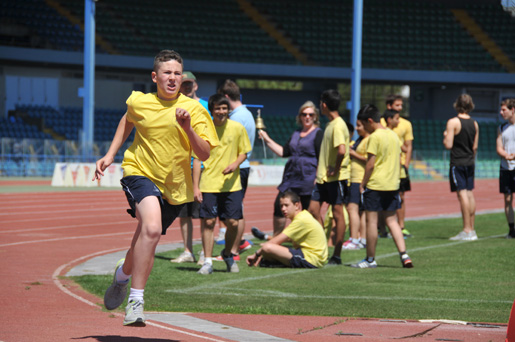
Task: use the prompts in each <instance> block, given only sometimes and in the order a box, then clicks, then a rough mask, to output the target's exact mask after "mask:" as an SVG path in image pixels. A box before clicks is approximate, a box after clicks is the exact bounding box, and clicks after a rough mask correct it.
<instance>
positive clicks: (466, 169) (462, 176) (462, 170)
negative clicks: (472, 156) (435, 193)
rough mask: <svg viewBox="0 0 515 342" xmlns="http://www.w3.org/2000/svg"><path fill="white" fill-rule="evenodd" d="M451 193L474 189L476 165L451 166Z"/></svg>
mask: <svg viewBox="0 0 515 342" xmlns="http://www.w3.org/2000/svg"><path fill="white" fill-rule="evenodd" d="M449 182H450V183H451V192H456V191H460V190H473V189H474V165H472V166H451V168H450V169H449Z"/></svg>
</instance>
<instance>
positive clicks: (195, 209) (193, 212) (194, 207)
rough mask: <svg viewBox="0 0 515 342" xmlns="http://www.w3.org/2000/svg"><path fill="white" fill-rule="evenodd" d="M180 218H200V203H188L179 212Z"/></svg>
mask: <svg viewBox="0 0 515 342" xmlns="http://www.w3.org/2000/svg"><path fill="white" fill-rule="evenodd" d="M179 217H192V218H194V219H198V218H200V203H199V202H196V201H193V202H189V203H186V204H185V205H184V207H182V209H181V211H180V212H179Z"/></svg>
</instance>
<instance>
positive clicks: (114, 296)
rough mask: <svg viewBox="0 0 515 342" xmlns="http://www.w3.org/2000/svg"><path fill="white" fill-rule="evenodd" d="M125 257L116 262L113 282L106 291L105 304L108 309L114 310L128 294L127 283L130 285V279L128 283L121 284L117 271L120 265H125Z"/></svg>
mask: <svg viewBox="0 0 515 342" xmlns="http://www.w3.org/2000/svg"><path fill="white" fill-rule="evenodd" d="M124 261H125V259H120V260H118V262H117V263H116V267H115V269H114V276H113V283H112V284H111V286H109V287H108V288H107V290H106V292H105V293H104V306H105V307H106V309H107V310H114V309H116V308H117V307H119V306H120V305H122V303H123V301H124V300H125V297H126V296H127V285H129V281H127V282H126V283H123V284H120V283H118V282H117V281H116V272H117V271H118V269H119V268H120V267H122V266H123V262H124Z"/></svg>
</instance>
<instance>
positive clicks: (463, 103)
mask: <svg viewBox="0 0 515 342" xmlns="http://www.w3.org/2000/svg"><path fill="white" fill-rule="evenodd" d="M454 109H456V112H457V113H458V115H457V116H456V117H454V118H452V119H449V121H447V127H446V129H445V131H444V132H443V136H444V138H443V145H444V146H445V148H446V149H448V150H451V165H450V169H449V182H450V184H451V191H452V192H457V194H458V200H459V202H460V208H461V216H462V218H463V231H461V232H460V233H459V234H458V235H456V236H453V237H451V238H450V240H467V241H472V240H477V234H476V231H475V230H474V220H475V217H476V200H475V199H474V194H473V193H472V190H473V189H474V165H475V157H476V152H477V146H478V139H479V126H478V124H477V122H476V121H475V120H474V119H472V118H471V117H470V115H469V113H470V112H471V111H472V110H473V109H474V103H473V102H472V98H471V97H470V95H468V94H462V95H460V96H459V97H458V99H457V100H456V102H454Z"/></svg>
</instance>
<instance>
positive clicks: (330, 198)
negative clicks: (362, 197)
mask: <svg viewBox="0 0 515 342" xmlns="http://www.w3.org/2000/svg"><path fill="white" fill-rule="evenodd" d="M348 192H349V190H348V186H347V181H346V180H342V181H334V182H329V183H322V184H319V183H316V184H315V188H314V189H313V194H312V195H311V200H312V201H317V202H320V203H322V202H326V203H329V204H343V203H346V202H347V196H348Z"/></svg>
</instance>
